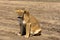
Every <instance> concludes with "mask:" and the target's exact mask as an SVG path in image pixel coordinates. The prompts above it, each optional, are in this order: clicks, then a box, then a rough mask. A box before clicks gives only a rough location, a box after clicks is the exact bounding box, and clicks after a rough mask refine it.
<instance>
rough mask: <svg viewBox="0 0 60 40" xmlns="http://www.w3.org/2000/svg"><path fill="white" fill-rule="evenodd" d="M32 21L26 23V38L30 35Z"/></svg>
mask: <svg viewBox="0 0 60 40" xmlns="http://www.w3.org/2000/svg"><path fill="white" fill-rule="evenodd" d="M29 34H30V23H27V24H26V35H25V37H26V38H28V37H29V36H30V35H29Z"/></svg>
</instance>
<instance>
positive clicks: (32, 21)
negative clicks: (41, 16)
mask: <svg viewBox="0 0 60 40" xmlns="http://www.w3.org/2000/svg"><path fill="white" fill-rule="evenodd" d="M16 12H17V13H18V15H19V16H22V15H24V16H22V17H23V18H24V20H23V23H24V24H26V35H25V37H26V38H28V37H29V36H30V35H34V34H38V33H39V32H41V27H40V25H39V23H38V21H37V20H36V18H35V17H34V16H32V15H31V14H29V12H28V11H26V10H20V9H19V10H16Z"/></svg>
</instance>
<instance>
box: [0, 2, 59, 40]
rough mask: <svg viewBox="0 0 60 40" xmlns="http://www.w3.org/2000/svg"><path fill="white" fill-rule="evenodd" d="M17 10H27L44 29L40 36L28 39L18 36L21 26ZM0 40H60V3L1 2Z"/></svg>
mask: <svg viewBox="0 0 60 40" xmlns="http://www.w3.org/2000/svg"><path fill="white" fill-rule="evenodd" d="M17 8H26V9H27V10H29V12H30V14H31V15H33V16H35V17H36V19H37V20H38V21H39V23H40V26H41V28H42V33H41V35H40V36H32V37H29V38H28V39H27V38H25V37H24V36H18V35H16V34H15V33H17V32H19V30H20V26H19V23H18V20H17V16H18V15H17V13H16V12H15V11H16V9H17ZM0 40H60V3H58V2H32V1H30V2H29V1H0Z"/></svg>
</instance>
